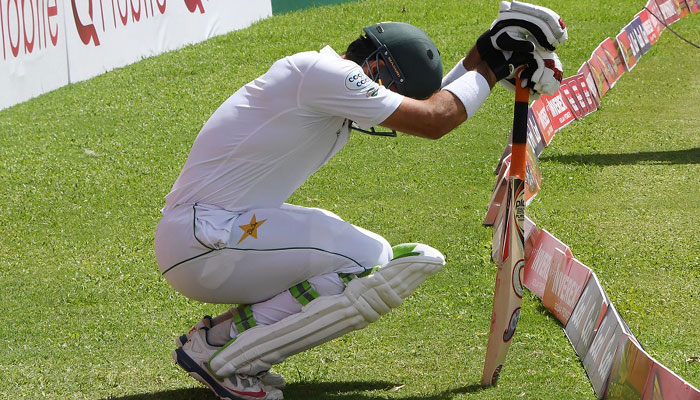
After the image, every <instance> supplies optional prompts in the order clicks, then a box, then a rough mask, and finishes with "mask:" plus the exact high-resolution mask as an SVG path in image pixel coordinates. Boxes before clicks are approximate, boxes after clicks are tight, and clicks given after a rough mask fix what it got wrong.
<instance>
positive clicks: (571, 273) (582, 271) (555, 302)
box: [542, 258, 592, 325]
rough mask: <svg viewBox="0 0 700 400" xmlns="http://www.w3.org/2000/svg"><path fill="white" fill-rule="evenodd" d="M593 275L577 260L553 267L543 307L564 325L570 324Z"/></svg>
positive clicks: (571, 259)
mask: <svg viewBox="0 0 700 400" xmlns="http://www.w3.org/2000/svg"><path fill="white" fill-rule="evenodd" d="M591 273H592V271H591V269H590V268H588V267H587V266H585V265H583V264H582V263H581V262H580V261H579V260H577V259H575V258H570V259H569V261H568V262H567V263H560V264H558V265H556V266H554V265H553V266H552V268H550V269H549V277H548V278H547V284H546V285H545V287H544V296H543V297H542V305H544V306H545V307H546V308H547V309H548V310H549V311H550V312H551V313H552V315H554V316H555V317H557V319H558V320H559V322H561V323H562V324H563V325H566V323H567V322H569V317H571V313H572V312H573V311H574V307H576V303H577V302H578V299H579V297H580V296H581V293H582V292H583V288H584V287H586V283H588V278H590V276H591Z"/></svg>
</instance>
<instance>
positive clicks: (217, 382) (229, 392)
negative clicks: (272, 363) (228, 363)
mask: <svg viewBox="0 0 700 400" xmlns="http://www.w3.org/2000/svg"><path fill="white" fill-rule="evenodd" d="M207 330H208V329H196V330H195V332H193V333H192V334H191V335H189V339H188V340H187V341H186V342H185V344H184V345H182V347H178V348H177V349H175V350H174V351H173V354H172V355H173V359H175V362H176V363H177V364H178V365H179V366H180V367H181V368H182V369H184V370H185V371H186V372H187V373H188V374H189V375H190V376H191V377H193V378H194V379H196V380H198V381H199V382H201V383H203V384H205V385H206V386H208V387H209V388H210V389H211V390H213V391H214V393H216V395H217V396H218V397H219V398H221V399H226V400H282V399H283V398H284V396H283V395H282V391H281V390H279V389H277V388H274V387H271V386H265V385H264V384H263V382H262V381H261V379H260V376H259V375H255V376H251V375H232V376H229V377H225V378H218V377H216V376H214V375H213V374H212V373H211V372H210V370H209V368H208V366H207V363H208V361H209V359H210V358H211V357H212V355H214V353H216V352H217V351H219V350H220V349H221V347H219V346H212V345H210V344H209V343H208V342H207Z"/></svg>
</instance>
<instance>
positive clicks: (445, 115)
mask: <svg viewBox="0 0 700 400" xmlns="http://www.w3.org/2000/svg"><path fill="white" fill-rule="evenodd" d="M466 119H467V112H466V111H465V108H464V106H463V105H462V103H461V102H460V101H459V99H457V98H456V97H455V96H454V95H453V94H452V93H450V92H448V91H445V90H441V91H439V92H437V93H435V94H434V95H433V96H431V97H430V98H429V99H427V100H416V99H412V98H410V97H406V98H404V100H403V102H401V105H399V108H397V109H396V111H394V113H393V114H391V116H389V118H387V119H386V120H385V121H384V122H383V123H382V124H381V125H382V126H385V127H387V128H391V129H395V130H397V131H400V132H403V133H407V134H409V135H414V136H419V137H422V138H426V139H439V138H441V137H442V136H444V135H445V134H447V133H448V132H450V131H451V130H453V129H454V128H456V127H457V126H459V124H461V123H462V122H464V121H465V120H466Z"/></svg>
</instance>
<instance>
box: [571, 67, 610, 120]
mask: <svg viewBox="0 0 700 400" xmlns="http://www.w3.org/2000/svg"><path fill="white" fill-rule="evenodd" d="M578 74H579V75H581V76H582V77H583V84H581V87H583V86H584V84H585V85H586V86H587V87H588V93H589V94H590V95H591V97H592V98H593V99H592V100H593V102H594V103H595V109H598V104H600V98H601V97H602V96H603V95H602V92H601V90H600V88H598V85H599V83H598V82H596V81H597V79H596V75H595V74H594V72H593V68H592V67H591V65H590V64H589V63H588V61H586V62H584V63H583V64H581V68H579V69H578ZM600 77H601V78H602V80H603V81H605V77H603V76H602V72H601V74H600ZM579 82H581V80H579ZM600 85H602V83H600ZM584 94H585V93H584ZM587 100H588V99H587ZM589 104H590V103H589Z"/></svg>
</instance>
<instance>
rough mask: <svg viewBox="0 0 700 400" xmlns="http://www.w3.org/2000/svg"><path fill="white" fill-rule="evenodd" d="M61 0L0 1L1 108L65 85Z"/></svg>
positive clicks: (66, 73)
mask: <svg viewBox="0 0 700 400" xmlns="http://www.w3.org/2000/svg"><path fill="white" fill-rule="evenodd" d="M62 4H63V3H62V2H61V0H0V35H1V38H0V110H1V109H3V108H6V107H9V106H11V105H13V104H16V103H19V102H21V101H24V100H27V99H30V98H32V97H35V96H38V95H40V94H42V93H46V92H48V91H51V90H54V89H56V88H59V87H61V86H63V85H66V84H68V64H67V60H66V40H65V37H66V36H65V25H64V21H65V20H64V17H63V13H64V10H63V7H62Z"/></svg>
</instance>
